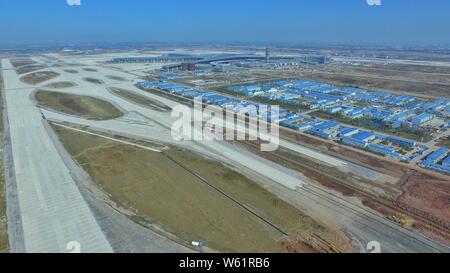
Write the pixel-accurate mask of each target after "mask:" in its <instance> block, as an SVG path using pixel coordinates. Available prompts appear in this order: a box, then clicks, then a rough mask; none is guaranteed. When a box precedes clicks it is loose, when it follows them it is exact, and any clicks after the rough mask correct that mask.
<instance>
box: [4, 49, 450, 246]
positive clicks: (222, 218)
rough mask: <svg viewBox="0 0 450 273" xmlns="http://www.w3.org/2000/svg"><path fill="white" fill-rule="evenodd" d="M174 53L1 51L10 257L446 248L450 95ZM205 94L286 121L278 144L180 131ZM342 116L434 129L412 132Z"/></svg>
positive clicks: (302, 63)
mask: <svg viewBox="0 0 450 273" xmlns="http://www.w3.org/2000/svg"><path fill="white" fill-rule="evenodd" d="M175 52H177V53H176V54H174V52H173V51H168V52H164V51H161V50H159V51H154V52H150V51H146V52H143V53H140V54H138V53H136V52H133V55H132V56H131V55H130V54H127V52H121V51H119V52H117V53H95V54H93V53H89V54H88V53H86V54H77V55H72V54H68V53H66V52H52V53H46V54H41V55H31V56H27V57H21V58H18V57H9V58H3V59H2V62H1V65H2V68H1V69H2V70H1V72H2V79H3V84H2V85H0V86H2V87H3V90H2V99H3V100H4V105H5V116H4V121H5V122H4V127H5V130H4V134H5V138H4V139H5V143H4V145H3V146H4V149H3V151H4V157H3V160H4V165H5V183H6V186H2V187H1V188H2V189H6V191H5V193H4V194H2V195H0V196H3V198H2V200H3V202H2V204H6V206H0V213H2V212H4V213H3V215H4V216H2V217H1V218H0V219H2V221H1V222H0V251H2V250H5V251H10V252H67V244H68V243H70V242H71V241H73V238H77V241H78V242H80V244H81V245H82V246H83V248H82V250H83V252H119V253H129V252H163V253H172V252H177V253H191V252H203V253H214V252H239V253H255V252H257V253H272V252H281V253H288V252H291V253H292V252H294V253H316V252H319V253H341V252H344V253H352V252H367V251H368V248H367V246H368V245H370V243H371V242H374V241H376V242H379V243H380V244H381V246H382V251H383V252H386V253H390V252H395V253H401V252H407V253H410V252H448V251H449V248H448V245H449V244H450V241H449V238H450V236H449V234H450V230H449V229H450V224H449V221H450V206H449V205H450V204H449V203H448V196H449V194H450V184H449V181H450V180H449V176H448V175H447V174H446V173H445V172H443V171H441V170H440V169H438V167H436V166H435V165H437V166H442V168H445V166H447V163H448V162H447V161H448V160H447V159H446V158H447V157H448V150H439V145H440V144H438V140H439V139H442V138H445V137H446V136H447V134H448V131H447V130H446V129H445V128H443V127H444V125H445V122H448V120H447V118H446V117H445V116H444V115H445V111H446V109H447V108H448V106H449V105H448V99H447V98H445V97H443V98H423V97H421V96H420V95H418V94H415V93H411V94H405V95H399V94H398V93H397V90H392V91H389V92H387V91H386V92H384V93H382V92H380V91H375V90H365V89H363V87H350V86H342V85H336V83H334V82H333V81H332V80H329V81H325V80H324V81H323V82H322V81H320V82H319V81H313V80H311V79H309V77H308V75H312V74H311V71H310V70H320V71H322V70H326V69H330V66H332V67H334V66H336V65H337V63H338V62H337V61H336V60H333V58H330V57H328V56H321V55H299V56H287V54H283V55H278V54H276V53H272V51H271V49H269V48H263V49H261V52H258V53H256V54H254V55H249V54H248V53H246V52H243V53H236V52H233V53H228V52H227V51H226V50H224V51H223V52H219V53H218V52H213V51H209V50H207V49H203V50H202V51H199V52H196V53H194V54H193V53H192V51H191V50H188V51H185V50H183V49H176V51H175ZM291 55H292V54H291ZM168 70H170V72H168ZM302 71H303V72H302ZM306 71H309V72H306ZM18 90H20V92H18ZM198 98H201V100H200V101H201V102H203V103H204V104H205V107H206V106H212V107H214V108H215V109H218V111H220V112H232V113H233V116H234V117H235V120H234V119H233V122H234V121H238V120H242V119H243V120H246V121H248V122H250V120H252V119H256V120H259V122H261V123H264V122H266V123H272V122H276V123H279V124H280V137H279V147H278V149H276V150H275V151H273V152H263V151H262V150H261V149H260V146H261V143H262V142H263V140H262V139H258V140H245V141H238V140H223V141H219V140H212V141H197V140H189V139H186V140H178V139H175V138H174V137H173V135H172V132H171V129H172V127H173V125H174V123H176V121H177V118H176V117H174V116H173V115H172V111H173V109H174V108H176V107H178V106H180V105H184V106H187V107H192V105H194V104H193V103H194V99H198ZM370 103H372V105H370ZM267 104H268V105H280V108H281V110H280V113H279V115H278V116H277V117H276V119H275V118H274V117H273V116H270V117H269V118H267V112H263V110H261V109H263V107H262V106H263V105H267ZM444 104H445V105H444ZM413 105H414V108H413ZM441 105H443V106H442V107H441ZM249 106H251V107H252V109H256V110H255V111H253V112H245V111H244V110H245V108H246V107H249ZM394 106H395V107H396V108H395V109H394ZM338 108H339V110H338ZM404 108H410V109H409V110H408V109H404ZM348 109H350V110H348ZM339 111H345V115H346V118H347V119H348V120H350V119H351V117H356V115H357V112H358V111H361V112H362V117H366V118H368V117H369V116H367V115H369V114H370V115H371V116H370V118H374V119H375V116H376V115H381V114H383V113H384V114H385V116H384V118H385V121H384V122H386V124H388V125H389V126H392V124H393V123H395V122H398V121H401V122H404V123H405V124H404V125H403V126H406V125H407V124H406V123H408V124H409V123H411V124H420V126H423V127H424V128H425V127H428V126H431V127H433V128H434V129H435V130H434V131H433V132H432V133H430V134H431V136H430V137H431V139H426V140H427V142H423V141H422V140H410V139H408V138H405V137H399V136H396V135H393V134H392V131H389V130H388V129H385V130H383V129H381V128H380V129H376V130H370V129H368V128H367V127H364V126H363V125H361V124H360V123H356V122H355V123H351V124H349V123H348V120H343V119H342V120H339V119H337V118H333V116H332V115H333V114H337V113H338V112H339ZM388 111H389V115H388V114H387V112H388ZM406 111H414V113H412V112H411V114H410V115H405V116H406V118H402V116H400V115H401V114H402V113H404V112H406ZM425 112H426V113H429V114H430V116H426V115H424V114H423V113H425ZM342 113H344V112H342ZM325 114H327V115H328V116H325ZM343 115H344V114H343ZM264 117H266V118H264ZM354 120H355V121H358V122H362V121H363V120H361V119H359V118H355V119H354ZM213 121H214V119H213V120H212V121H210V124H213ZM219 121H221V122H222V121H223V120H219V119H215V121H214V122H219ZM380 122H381V121H380ZM188 126H190V127H191V126H192V128H193V131H194V132H195V130H197V129H196V127H195V126H194V125H192V124H188ZM200 129H201V130H204V128H200ZM210 131H211V130H210ZM225 134H226V133H225ZM38 143H39V145H38ZM436 153H438V154H436ZM43 155H45V160H42V156H43ZM62 196H64V198H62ZM67 200H70V202H67ZM4 207H6V209H4ZM0 216H1V215H0ZM3 219H7V221H6V220H3ZM6 222H7V228H6V225H5V224H4V223H6ZM3 226H4V227H3ZM3 234H4V235H3ZM5 235H8V236H5Z"/></svg>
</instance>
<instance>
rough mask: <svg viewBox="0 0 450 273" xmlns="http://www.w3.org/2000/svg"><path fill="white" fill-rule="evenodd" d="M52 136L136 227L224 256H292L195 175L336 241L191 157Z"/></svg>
mask: <svg viewBox="0 0 450 273" xmlns="http://www.w3.org/2000/svg"><path fill="white" fill-rule="evenodd" d="M55 131H56V132H57V133H58V134H59V136H60V139H61V140H62V142H63V144H64V145H65V147H66V149H67V150H68V151H69V152H70V153H71V154H72V155H73V156H74V157H75V159H76V160H77V161H78V162H79V163H80V164H81V166H82V167H83V168H84V169H85V170H86V171H87V172H88V173H89V174H90V175H91V177H92V178H93V180H94V181H96V183H98V184H99V185H100V186H101V188H102V189H103V190H105V191H106V192H108V193H109V194H111V197H112V198H113V200H115V201H116V202H117V203H118V204H120V205H122V206H124V207H126V208H131V209H133V210H134V211H135V212H136V214H137V215H136V217H135V218H134V220H136V221H145V222H150V223H153V224H157V225H159V226H162V227H164V229H167V231H169V232H170V233H173V234H176V235H177V236H178V237H180V238H181V239H182V240H184V241H187V242H189V241H190V240H202V241H204V242H206V243H207V245H208V246H210V247H212V248H213V249H217V250H221V251H234V252H236V251H237V252H287V251H288V249H287V248H286V247H285V246H284V245H283V244H282V243H281V240H282V239H283V238H285V236H284V235H283V234H282V233H280V232H279V231H278V230H276V229H274V228H273V227H271V226H269V225H267V224H266V223H265V222H263V221H261V220H260V219H259V218H257V217H255V216H254V215H253V214H251V213H249V212H248V211H247V210H245V209H243V208H242V207H240V206H238V205H237V204H236V203H235V202H233V201H232V200H230V199H229V198H228V197H226V196H225V195H223V194H222V193H221V192H218V191H217V189H215V188H212V187H211V186H208V185H207V184H206V183H204V182H203V181H202V180H200V179H199V178H198V177H196V176H194V175H192V172H193V173H198V175H200V176H201V177H203V179H206V180H207V181H209V182H210V183H211V185H214V186H215V187H219V188H220V189H221V190H223V191H225V192H226V193H227V194H229V195H232V196H233V198H235V199H236V200H238V201H239V202H241V203H243V204H245V205H246V206H247V207H249V208H250V209H251V210H253V211H254V212H256V213H257V214H258V215H261V216H262V217H264V218H267V219H269V220H270V221H271V222H273V223H274V224H276V225H278V226H279V227H280V228H282V229H284V230H287V231H288V232H290V233H292V234H296V233H298V234H302V235H303V236H305V234H308V233H309V234H311V233H312V232H314V233H316V234H319V235H320V236H321V237H322V238H327V239H333V238H334V237H336V236H334V235H333V234H329V233H328V231H327V230H326V229H325V228H323V227H322V226H321V225H319V224H317V223H315V222H314V221H313V220H312V219H311V218H309V217H307V216H305V215H303V214H302V213H301V211H299V210H298V209H296V208H294V207H293V206H291V205H289V204H287V203H285V202H284V201H282V200H280V199H278V198H277V197H276V196H274V195H273V194H271V193H269V192H267V191H266V190H264V189H263V188H261V187H260V186H259V185H258V184H256V183H254V182H253V181H251V180H249V179H248V178H246V177H244V176H242V175H241V174H239V173H237V172H235V171H232V170H230V169H229V168H227V167H225V166H223V165H222V164H219V163H217V162H214V161H211V160H208V159H205V158H203V157H201V156H198V155H195V154H192V153H191V152H187V151H184V150H179V149H175V148H171V149H170V150H168V151H165V152H164V154H161V153H154V152H148V151H143V150H140V149H136V148H133V147H130V146H126V145H123V144H117V143H110V142H109V141H105V140H104V139H100V138H98V137H93V136H88V135H83V134H81V133H75V134H76V135H74V133H73V132H72V131H68V130H67V129H62V128H60V127H58V128H55ZM173 160H175V161H173ZM296 245H297V246H300V245H302V244H296Z"/></svg>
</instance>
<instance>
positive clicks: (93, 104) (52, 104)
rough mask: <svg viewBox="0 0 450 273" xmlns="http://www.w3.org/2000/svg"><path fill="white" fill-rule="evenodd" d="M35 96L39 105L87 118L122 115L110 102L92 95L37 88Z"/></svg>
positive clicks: (106, 118) (103, 118)
mask: <svg viewBox="0 0 450 273" xmlns="http://www.w3.org/2000/svg"><path fill="white" fill-rule="evenodd" d="M35 98H36V101H37V103H38V105H39V106H40V107H43V108H49V109H52V110H54V111H57V112H62V113H66V114H70V115H75V116H80V117H83V118H87V119H92V120H108V119H114V118H119V117H121V116H123V113H122V112H121V111H120V110H118V109H117V108H116V107H114V106H113V105H112V104H111V103H109V102H107V101H104V100H100V99H97V98H94V97H88V96H80V95H72V94H65V93H59V92H51V91H45V90H39V91H38V92H36V95H35Z"/></svg>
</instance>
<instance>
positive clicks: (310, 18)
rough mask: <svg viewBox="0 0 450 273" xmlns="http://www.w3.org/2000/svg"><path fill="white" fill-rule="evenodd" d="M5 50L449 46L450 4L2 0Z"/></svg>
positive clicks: (0, 28) (408, 0) (437, 0)
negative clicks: (139, 45)
mask: <svg viewBox="0 0 450 273" xmlns="http://www.w3.org/2000/svg"><path fill="white" fill-rule="evenodd" d="M0 10H2V11H3V12H2V16H1V17H0V32H1V33H2V36H1V37H2V38H1V40H0V44H3V45H6V44H53V43H75V44H77V43H118V42H244V43H245V42H249V43H250V42H255V43H266V42H270V43H314V44H327V43H331V44H368V45H374V44H392V45H396V44H399V45H411V44H420V45H431V44H435V45H437V44H443V45H450V17H449V16H448V11H449V10H450V1H446V0H434V1H424V0H400V1H392V0H383V1H382V5H381V6H369V5H368V4H367V2H366V0H345V1H331V0H302V1H295V0H278V1H271V0H259V1H257V0H247V1H239V0H227V1H224V0H211V1H186V0H184V1H183V0H169V1H167V0H166V1H163V0H155V1H138V0H128V1H121V0H112V1H108V2H106V1H100V0H82V1H81V6H69V5H68V4H67V2H66V0H56V1H55V0H40V1H26V0H15V1H6V0H0Z"/></svg>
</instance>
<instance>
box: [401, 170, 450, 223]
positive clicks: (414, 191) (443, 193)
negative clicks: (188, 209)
mask: <svg viewBox="0 0 450 273" xmlns="http://www.w3.org/2000/svg"><path fill="white" fill-rule="evenodd" d="M404 190H405V193H404V194H403V195H402V196H401V197H400V199H399V200H400V201H402V202H404V203H407V204H409V205H411V206H413V207H417V208H420V209H421V210H424V211H427V212H429V213H431V214H433V215H435V216H436V217H439V218H442V219H446V220H447V221H449V222H450V180H443V179H437V178H432V177H429V176H427V175H423V174H419V173H417V172H414V173H413V174H412V175H410V176H409V177H408V178H407V182H406V184H405V186H404Z"/></svg>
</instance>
